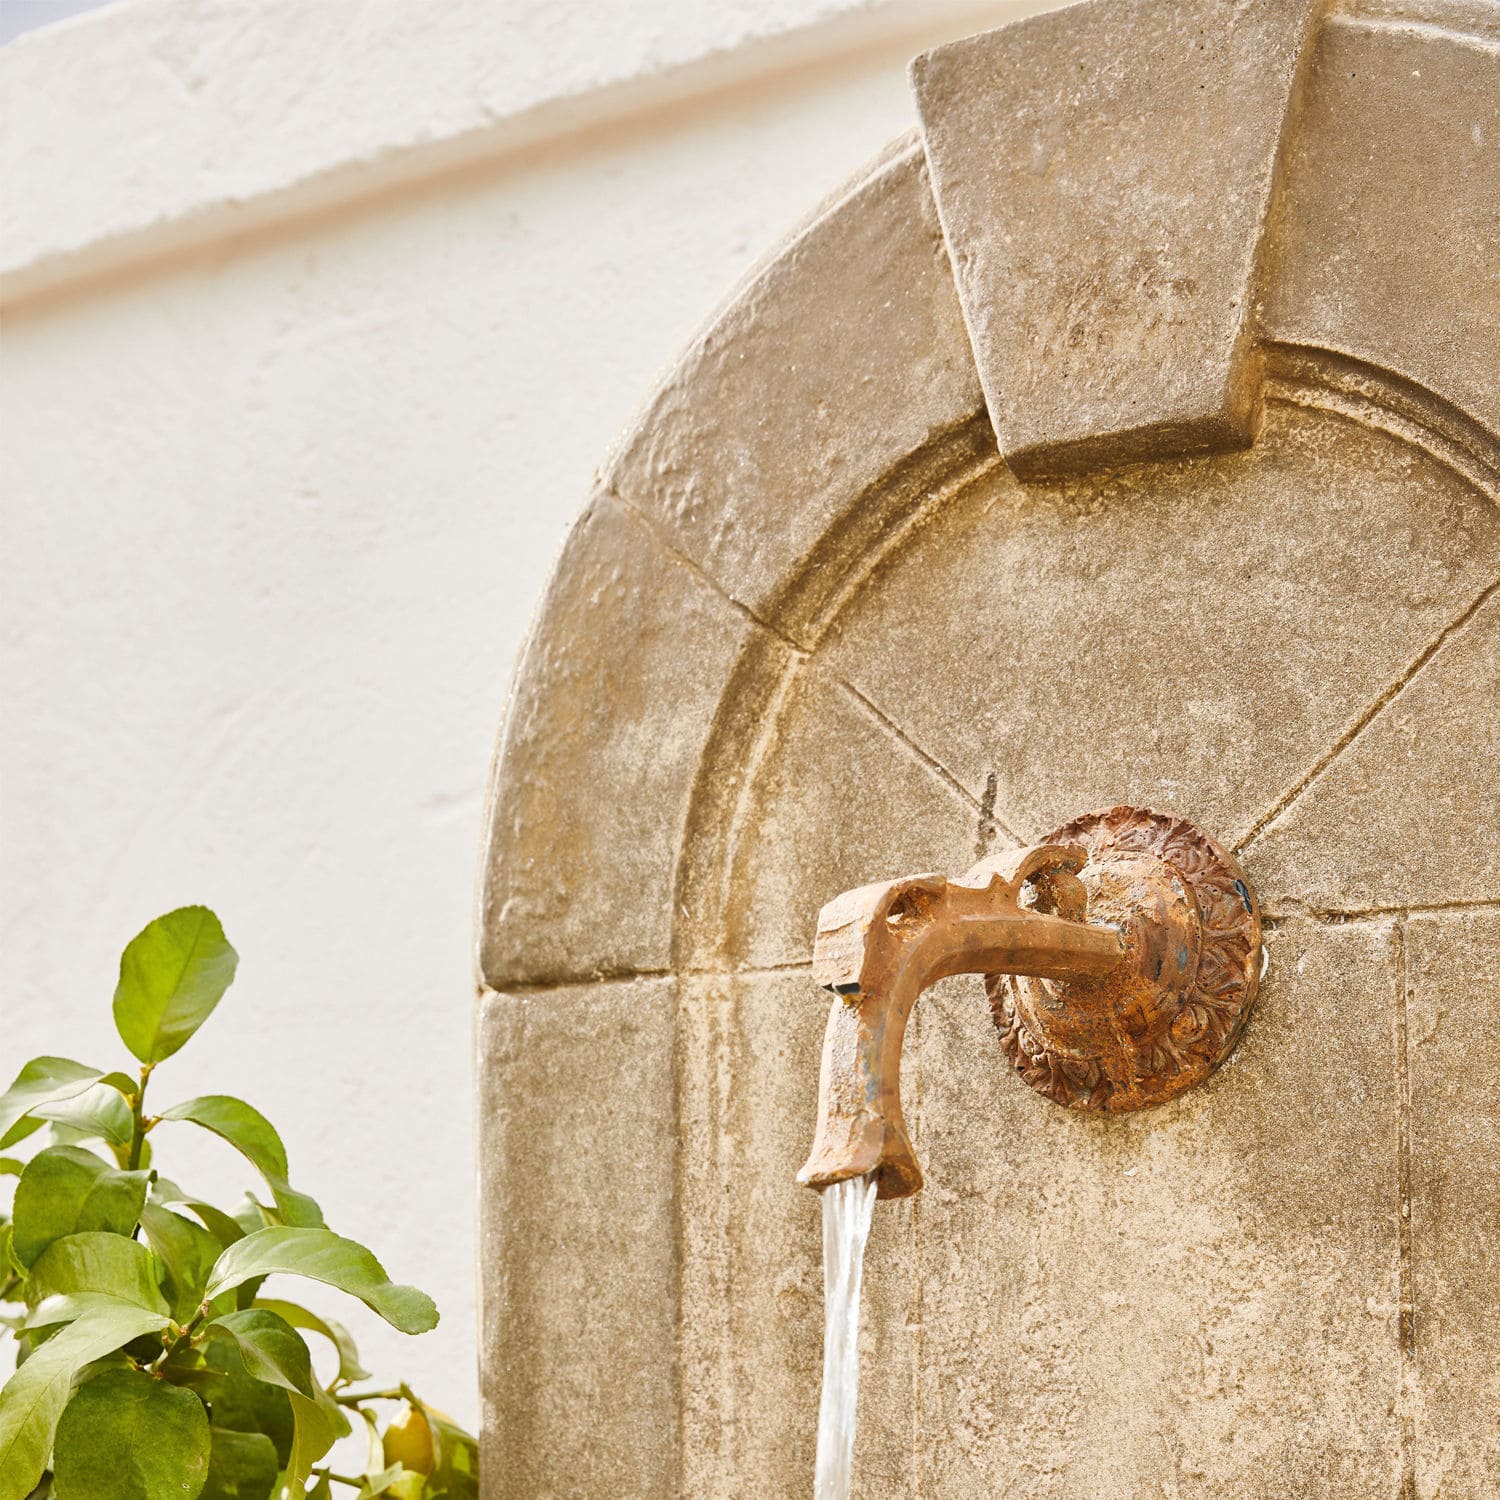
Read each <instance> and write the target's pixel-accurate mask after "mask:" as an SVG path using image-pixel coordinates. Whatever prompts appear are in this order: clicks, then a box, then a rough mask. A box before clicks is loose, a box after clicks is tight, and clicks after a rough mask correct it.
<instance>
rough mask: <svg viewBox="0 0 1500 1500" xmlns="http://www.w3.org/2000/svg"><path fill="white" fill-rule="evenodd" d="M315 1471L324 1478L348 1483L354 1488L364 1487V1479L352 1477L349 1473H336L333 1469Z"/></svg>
mask: <svg viewBox="0 0 1500 1500" xmlns="http://www.w3.org/2000/svg"><path fill="white" fill-rule="evenodd" d="M313 1473H314V1474H321V1475H322V1476H323V1478H324V1479H330V1480H332V1481H333V1483H334V1484H347V1485H348V1486H349V1488H350V1489H352V1490H358V1489H363V1488H364V1483H365V1482H364V1480H363V1479H350V1478H349V1476H348V1475H347V1474H335V1473H334V1472H333V1470H332V1469H314V1470H313Z"/></svg>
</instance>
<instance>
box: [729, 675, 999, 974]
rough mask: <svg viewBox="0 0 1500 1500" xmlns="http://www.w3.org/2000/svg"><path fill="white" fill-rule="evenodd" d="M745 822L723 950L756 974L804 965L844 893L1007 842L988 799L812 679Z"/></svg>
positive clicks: (955, 864) (843, 694)
mask: <svg viewBox="0 0 1500 1500" xmlns="http://www.w3.org/2000/svg"><path fill="white" fill-rule="evenodd" d="M830 778H832V782H831V784H830ZM742 820H743V821H742V824H741V829H742V831H741V834H740V837H739V838H738V839H737V841H736V847H737V849H738V851H739V856H740V861H741V868H740V870H739V871H737V874H736V878H735V888H736V890H737V891H738V892H739V893H740V899H739V902H738V903H737V904H736V905H735V907H734V908H733V909H732V910H731V912H730V913H729V914H728V920H729V924H730V925H729V942H728V945H727V946H728V952H729V954H730V956H731V958H732V959H733V960H735V961H739V962H747V963H750V964H752V965H755V966H765V965H769V964H783V963H798V962H802V961H805V960H806V959H807V957H808V955H809V954H810V953H811V952H812V942H813V933H814V931H815V930H816V927H817V919H818V909H819V907H821V906H822V904H823V903H824V902H825V901H829V900H832V899H833V897H834V896H836V895H838V893H839V892H840V891H844V890H848V889H849V888H850V887H851V886H856V885H865V884H867V883H868V882H870V881H872V880H884V879H888V878H894V877H895V876H897V875H903V874H907V873H909V872H911V871H914V870H937V871H940V872H950V871H951V872H953V873H959V872H961V871H963V870H966V869H967V868H968V867H969V866H970V865H971V864H972V863H973V862H974V861H975V860H976V859H977V858H979V855H980V853H982V852H984V851H986V850H988V849H989V848H990V847H991V846H992V845H993V846H994V847H997V848H1003V847H1005V845H1006V844H1007V843H1008V842H1009V840H1007V839H1006V837H1005V835H1004V834H1003V833H1000V832H999V831H998V830H996V829H995V828H994V827H993V825H992V824H990V823H989V822H988V821H987V820H986V818H985V815H984V811H983V804H982V799H981V800H980V801H979V802H978V803H976V802H975V801H971V800H970V799H969V798H967V797H966V796H964V795H963V794H962V793H961V792H960V791H959V790H958V789H957V788H956V787H955V786H954V785H953V784H952V783H951V782H950V781H948V780H945V779H944V777H943V776H942V774H941V773H940V772H938V771H937V770H936V769H935V768H934V767H933V766H932V765H931V763H930V762H928V761H926V760H925V759H924V758H923V757H922V754H921V751H920V749H919V748H918V747H915V746H913V745H911V744H909V743H907V742H906V741H904V740H902V739H901V738H900V737H899V736H898V735H897V734H896V733H894V732H893V731H892V730H891V729H889V728H888V727H887V726H886V725H885V724H883V723H882V722H881V720H880V719H879V718H878V717H877V716H876V714H875V713H874V711H873V710H872V709H870V708H869V707H868V705H866V704H864V703H863V702H862V701H861V700H860V699H859V698H857V697H856V696H855V695H854V694H853V693H852V692H851V691H850V690H849V689H848V688H846V687H844V686H843V685H842V684H840V683H839V682H838V681H837V680H836V679H834V678H833V677H831V676H830V675H829V674H827V673H825V672H821V671H818V670H816V669H812V670H805V671H802V672H800V673H799V674H798V679H797V682H796V684H795V686H794V687H793V689H792V691H791V694H790V696H789V698H788V701H787V702H786V704H785V705H784V707H783V709H782V712H781V716H780V721H779V732H778V734H777V737H776V740H775V743H774V744H773V745H772V746H771V748H770V749H769V750H768V751H767V754H766V757H765V760H764V762H763V763H762V765H761V766H760V768H759V772H758V774H757V776H756V778H755V781H754V784H753V790H752V792H751V795H750V796H749V797H747V798H746V800H745V803H744V804H743V812H742ZM997 840H998V842H997Z"/></svg>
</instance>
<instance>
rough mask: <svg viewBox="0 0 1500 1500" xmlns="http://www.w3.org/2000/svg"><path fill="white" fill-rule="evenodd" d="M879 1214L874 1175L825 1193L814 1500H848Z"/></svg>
mask: <svg viewBox="0 0 1500 1500" xmlns="http://www.w3.org/2000/svg"><path fill="white" fill-rule="evenodd" d="M874 1212H875V1174H874V1173H873V1172H872V1173H870V1174H869V1175H868V1176H865V1177H851V1178H849V1179H848V1180H847V1181H845V1182H836V1183H834V1185H833V1186H832V1187H827V1188H824V1189H823V1317H824V1323H823V1399H822V1402H821V1403H820V1404H819V1407H818V1468H817V1477H816V1479H815V1480H814V1483H813V1497H814V1500H849V1474H850V1466H851V1464H852V1463H853V1459H854V1415H855V1412H856V1410H857V1408H858V1404H859V1288H860V1282H861V1280H862V1279H863V1276H864V1267H865V1241H866V1240H868V1239H869V1237H870V1219H871V1217H872V1216H873V1215H874Z"/></svg>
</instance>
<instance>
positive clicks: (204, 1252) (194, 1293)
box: [141, 1203, 224, 1323]
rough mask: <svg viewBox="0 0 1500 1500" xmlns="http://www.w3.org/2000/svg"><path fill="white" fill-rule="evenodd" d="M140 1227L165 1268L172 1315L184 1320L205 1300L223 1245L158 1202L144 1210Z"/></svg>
mask: <svg viewBox="0 0 1500 1500" xmlns="http://www.w3.org/2000/svg"><path fill="white" fill-rule="evenodd" d="M141 1230H142V1232H143V1233H144V1234H145V1236H146V1241H147V1243H148V1244H149V1245H150V1246H151V1248H152V1250H154V1251H155V1252H156V1257H157V1259H158V1260H160V1261H161V1263H162V1265H163V1267H164V1268H165V1269H166V1273H167V1292H168V1296H169V1298H170V1301H171V1304H172V1316H173V1317H174V1318H176V1319H177V1321H178V1322H179V1323H185V1322H186V1321H187V1320H188V1319H189V1318H191V1317H192V1315H193V1314H194V1313H195V1312H196V1311H197V1309H198V1306H199V1304H200V1303H201V1302H202V1301H203V1289H204V1287H205V1286H207V1285H208V1278H209V1273H210V1272H211V1271H212V1270H213V1268H214V1262H215V1261H216V1260H217V1259H218V1258H219V1253H220V1251H221V1250H223V1248H224V1247H223V1246H222V1245H221V1244H220V1243H219V1241H218V1238H217V1237H216V1236H215V1235H212V1234H210V1233H209V1232H208V1230H206V1229H204V1228H203V1227H202V1226H201V1225H199V1224H195V1223H193V1221H192V1220H191V1219H184V1218H183V1217H182V1215H181V1214H174V1213H173V1212H172V1211H171V1210H170V1209H167V1208H163V1207H162V1206H161V1205H160V1204H159V1203H148V1204H147V1205H146V1206H145V1207H144V1208H143V1209H142V1210H141Z"/></svg>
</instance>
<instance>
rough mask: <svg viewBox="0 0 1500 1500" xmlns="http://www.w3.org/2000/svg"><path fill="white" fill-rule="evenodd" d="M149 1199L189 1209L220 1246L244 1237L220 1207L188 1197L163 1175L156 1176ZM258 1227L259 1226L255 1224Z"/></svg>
mask: <svg viewBox="0 0 1500 1500" xmlns="http://www.w3.org/2000/svg"><path fill="white" fill-rule="evenodd" d="M151 1201H152V1202H153V1203H160V1204H162V1205H164V1206H165V1205H167V1204H176V1205H178V1206H179V1207H181V1208H186V1209H189V1210H191V1211H192V1212H193V1213H195V1214H197V1216H198V1217H199V1218H200V1219H201V1220H202V1221H203V1225H204V1228H206V1229H207V1230H208V1232H209V1233H210V1234H211V1235H213V1237H214V1238H215V1239H216V1240H218V1242H219V1244H220V1246H224V1245H232V1244H233V1243H234V1242H235V1241H236V1240H240V1239H244V1237H245V1231H244V1230H243V1229H241V1228H240V1226H239V1225H238V1224H237V1223H235V1221H234V1220H233V1219H232V1218H230V1216H229V1215H228V1214H226V1213H225V1212H224V1210H223V1209H221V1208H215V1207H214V1206H213V1204H212V1203H204V1202H201V1201H200V1200H199V1199H197V1198H190V1197H188V1195H187V1194H186V1193H184V1192H183V1190H182V1189H181V1188H180V1187H178V1186H177V1184H176V1183H175V1182H168V1181H167V1179H166V1178H165V1177H158V1178H157V1179H156V1183H155V1185H154V1186H153V1187H152V1189H151ZM255 1227H256V1228H257V1229H259V1228H260V1227H261V1226H260V1225H259V1224H257V1225H256V1226H255Z"/></svg>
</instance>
